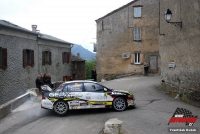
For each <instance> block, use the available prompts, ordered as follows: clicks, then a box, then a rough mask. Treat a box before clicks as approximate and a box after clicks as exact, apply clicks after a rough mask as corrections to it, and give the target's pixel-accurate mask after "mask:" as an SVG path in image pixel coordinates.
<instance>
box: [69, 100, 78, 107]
mask: <svg viewBox="0 0 200 134" xmlns="http://www.w3.org/2000/svg"><path fill="white" fill-rule="evenodd" d="M69 105H70V106H79V105H80V104H79V101H70V102H69Z"/></svg>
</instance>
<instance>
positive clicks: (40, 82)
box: [35, 75, 44, 93]
mask: <svg viewBox="0 0 200 134" xmlns="http://www.w3.org/2000/svg"><path fill="white" fill-rule="evenodd" d="M35 84H36V88H38V89H39V93H41V92H42V89H41V86H42V85H43V84H44V83H43V81H42V80H41V76H40V75H38V76H37V79H36V80H35Z"/></svg>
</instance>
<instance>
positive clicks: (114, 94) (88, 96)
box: [41, 80, 135, 115]
mask: <svg viewBox="0 0 200 134" xmlns="http://www.w3.org/2000/svg"><path fill="white" fill-rule="evenodd" d="M134 100H135V98H134V96H133V94H132V93H130V92H128V91H123V90H120V91H119V90H113V89H109V88H107V87H105V86H103V85H100V84H99V83H97V82H94V81H85V80H81V81H80V80H79V81H69V82H64V83H62V84H61V85H60V86H59V87H58V88H56V89H54V90H52V89H51V88H50V87H49V86H47V85H44V86H42V101H41V107H42V108H45V109H53V110H54V111H55V112H56V113H57V114H59V115H64V114H65V113H67V111H68V110H73V109H92V108H113V109H114V110H116V111H123V110H125V109H126V108H127V107H134V106H135V102H134Z"/></svg>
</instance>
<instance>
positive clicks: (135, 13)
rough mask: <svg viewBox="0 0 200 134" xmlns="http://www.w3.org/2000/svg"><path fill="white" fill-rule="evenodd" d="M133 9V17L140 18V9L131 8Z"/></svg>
mask: <svg viewBox="0 0 200 134" xmlns="http://www.w3.org/2000/svg"><path fill="white" fill-rule="evenodd" d="M133 9H134V11H133V12H134V17H135V18H139V17H142V7H133Z"/></svg>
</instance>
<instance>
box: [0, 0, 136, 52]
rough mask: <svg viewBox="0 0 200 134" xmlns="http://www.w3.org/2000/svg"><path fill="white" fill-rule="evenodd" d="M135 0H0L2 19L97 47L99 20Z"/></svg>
mask: <svg viewBox="0 0 200 134" xmlns="http://www.w3.org/2000/svg"><path fill="white" fill-rule="evenodd" d="M131 1H133V0H0V20H6V21H9V22H11V23H14V24H16V25H18V26H21V27H23V28H26V29H28V30H32V28H31V25H37V30H40V32H41V33H43V34H48V35H51V36H54V37H56V38H59V39H62V40H64V41H67V42H71V43H74V44H78V45H81V46H83V47H84V48H86V49H88V50H89V51H91V52H92V51H93V43H96V22H95V20H97V19H99V18H101V17H103V16H104V15H106V14H108V13H110V12H112V11H113V10H115V9H117V8H119V7H121V6H123V5H126V4H127V3H129V2H131Z"/></svg>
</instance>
